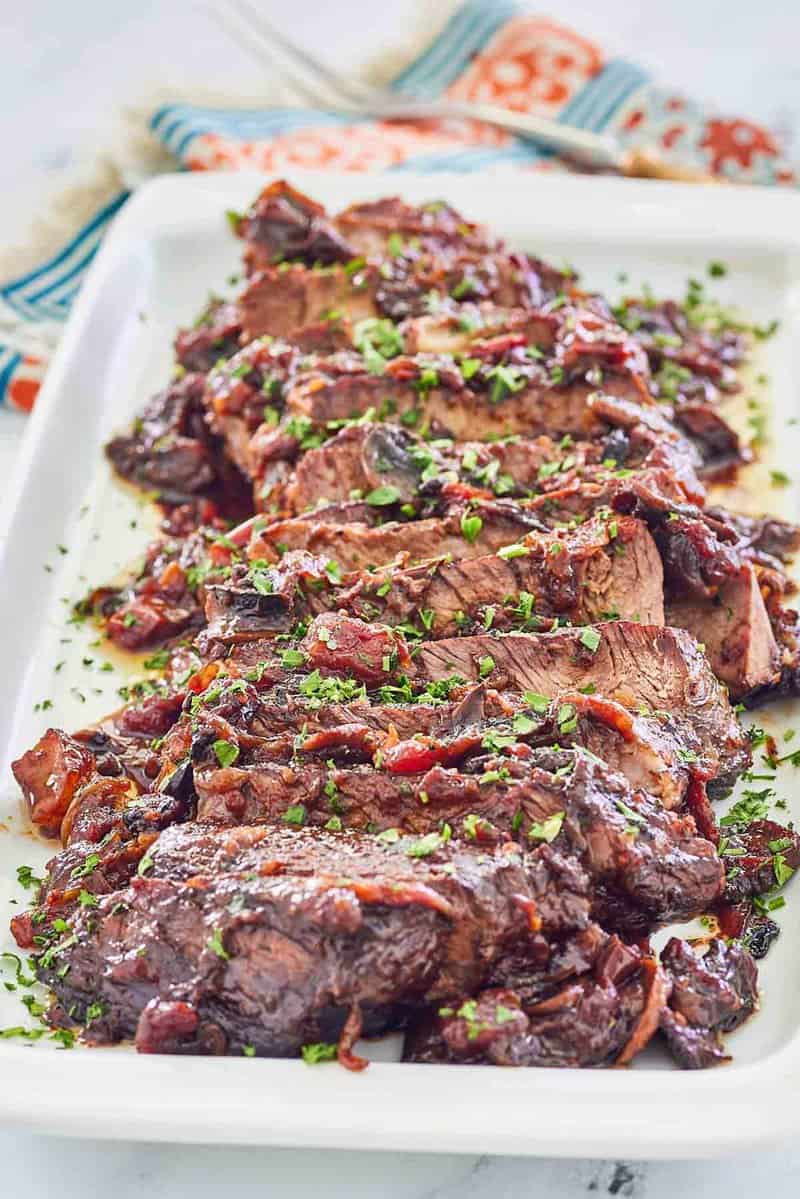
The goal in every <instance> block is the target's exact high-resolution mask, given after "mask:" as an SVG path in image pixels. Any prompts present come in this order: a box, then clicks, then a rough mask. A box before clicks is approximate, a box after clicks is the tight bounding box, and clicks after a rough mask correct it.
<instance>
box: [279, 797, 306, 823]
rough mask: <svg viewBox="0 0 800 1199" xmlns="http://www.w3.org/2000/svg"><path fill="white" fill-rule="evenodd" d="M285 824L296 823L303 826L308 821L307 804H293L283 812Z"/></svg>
mask: <svg viewBox="0 0 800 1199" xmlns="http://www.w3.org/2000/svg"><path fill="white" fill-rule="evenodd" d="M282 819H283V823H284V824H294V825H297V827H298V828H299V827H301V826H302V825H304V824H305V822H306V806H305V804H301V803H298V804H291V806H290V807H288V808H287V809H286V811H285V812H284V813H283V817H282Z"/></svg>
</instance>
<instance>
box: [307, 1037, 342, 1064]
mask: <svg viewBox="0 0 800 1199" xmlns="http://www.w3.org/2000/svg"><path fill="white" fill-rule="evenodd" d="M300 1053H301V1054H302V1057H303V1061H304V1062H305V1063H306V1065H307V1066H317V1065H319V1063H320V1062H334V1061H336V1055H337V1048H336V1045H335V1044H334V1043H333V1042H331V1041H315V1042H314V1043H313V1044H311V1045H303V1047H302V1048H301V1050H300Z"/></svg>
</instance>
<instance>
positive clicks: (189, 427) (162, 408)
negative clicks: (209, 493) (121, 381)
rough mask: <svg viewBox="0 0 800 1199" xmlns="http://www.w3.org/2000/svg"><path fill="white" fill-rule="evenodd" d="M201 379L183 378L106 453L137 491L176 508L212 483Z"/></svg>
mask: <svg viewBox="0 0 800 1199" xmlns="http://www.w3.org/2000/svg"><path fill="white" fill-rule="evenodd" d="M202 398H203V376H202V375H199V374H187V375H184V376H183V377H182V378H181V379H178V380H177V381H176V382H174V383H172V384H171V385H170V386H169V387H167V388H166V389H165V390H164V391H162V392H159V394H158V395H156V396H154V397H153V399H152V400H151V401H150V402H149V403H148V404H147V406H146V407H145V409H144V411H143V412H142V415H141V417H139V418H138V419H137V420H136V421H135V422H134V425H133V430H132V432H131V433H130V434H128V435H124V436H120V437H115V438H113V439H112V440H111V441H110V442H109V444H108V446H107V447H106V453H107V455H108V457H109V459H110V460H111V463H112V465H113V466H114V469H115V470H116V471H117V472H118V473H119V474H120V475H122V476H123V478H125V479H130V480H131V481H132V482H133V483H137V484H138V485H139V486H140V487H146V488H155V489H157V490H158V491H160V492H162V493H164V495H165V497H166V498H167V499H170V500H172V501H173V502H176V503H180V502H181V501H182V500H184V499H186V498H187V497H189V496H192V495H194V494H195V493H196V492H199V491H205V490H207V489H208V488H209V487H210V486H211V485H212V484H213V483H214V481H215V480H216V478H217V468H216V456H215V450H214V448H213V446H212V444H211V436H210V433H209V430H208V428H207V426H206V423H205V419H204V410H203V402H202Z"/></svg>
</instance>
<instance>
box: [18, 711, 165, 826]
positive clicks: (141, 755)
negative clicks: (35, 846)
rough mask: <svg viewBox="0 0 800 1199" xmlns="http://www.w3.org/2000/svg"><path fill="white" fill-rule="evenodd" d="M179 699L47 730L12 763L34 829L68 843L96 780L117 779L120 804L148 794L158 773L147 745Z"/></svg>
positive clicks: (162, 732)
mask: <svg viewBox="0 0 800 1199" xmlns="http://www.w3.org/2000/svg"><path fill="white" fill-rule="evenodd" d="M184 695H185V693H184V692H181V691H175V692H166V691H165V692H162V693H161V694H158V693H157V694H155V695H152V696H148V697H147V698H145V699H144V700H141V701H136V702H134V703H132V704H129V705H128V706H127V707H125V708H122V709H121V710H120V711H119V712H116V713H114V714H113V715H111V716H109V717H107V718H106V719H105V720H103V721H101V722H100V723H99V724H97V725H93V726H91V727H89V728H86V729H81V730H80V731H79V732H77V733H75V734H73V735H72V736H68V735H67V734H66V733H65V732H63V731H62V730H61V729H52V728H51V729H48V730H47V732H46V733H44V734H43V736H42V737H40V739H39V740H38V741H37V743H36V745H35V746H34V747H33V748H32V749H29V750H28V751H27V752H26V753H24V754H23V755H22V757H20V758H18V759H17V761H16V762H12V764H11V769H12V771H13V773H14V777H15V779H16V780H17V782H18V783H19V785H20V787H21V788H22V793H23V795H24V796H25V799H26V801H27V803H28V807H29V810H30V817H31V821H32V822H33V824H35V825H36V827H37V828H38V829H39V831H40V832H42V833H43V834H44V835H45V836H47V837H55V836H58V835H59V834H60V835H61V837H62V839H63V840H64V841H66V840H68V839H69V837H70V836H71V835H72V832H73V827H72V826H73V822H74V818H75V814H76V812H77V811H78V810H84V812H85V810H86V809H87V808H88V807H89V806H91V802H92V801H90V800H89V799H88V797H87V788H88V787H89V786H90V784H94V783H96V782H97V781H98V780H102V779H113V780H120V781H121V786H120V787H119V788H118V789H117V795H118V797H119V802H120V803H127V802H129V801H130V800H131V799H133V798H134V797H135V796H136V795H138V793H139V792H140V791H146V790H148V787H149V782H150V781H151V780H153V779H155V778H156V777H157V775H158V773H159V769H160V763H159V759H158V757H157V756H156V755H155V753H154V751H153V749H152V742H153V741H155V740H157V739H158V738H161V737H163V736H164V735H165V734H166V733H167V732H168V731H169V729H170V728H171V727H172V725H173V724H174V723H175V721H176V720H177V719H178V716H179V714H180V710H181V706H182V704H183V700H184ZM131 785H132V786H131ZM105 831H106V829H103V830H102V831H101V832H100V833H98V835H97V837H96V839H97V840H99V839H100V837H101V836H102V835H103V833H104V832H105ZM80 835H81V838H82V839H83V838H84V837H85V836H86V830H85V826H84V827H83V828H82V830H81V834H80Z"/></svg>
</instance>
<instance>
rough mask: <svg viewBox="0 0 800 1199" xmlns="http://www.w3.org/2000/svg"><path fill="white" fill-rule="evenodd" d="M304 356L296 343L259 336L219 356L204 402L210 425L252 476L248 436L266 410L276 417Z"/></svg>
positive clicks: (275, 418)
mask: <svg viewBox="0 0 800 1199" xmlns="http://www.w3.org/2000/svg"><path fill="white" fill-rule="evenodd" d="M300 361H301V354H300V352H299V351H298V349H297V347H296V346H292V345H289V344H288V343H287V342H283V341H275V340H274V339H273V338H271V337H261V338H258V339H257V340H255V341H253V342H251V343H250V344H249V345H247V346H245V347H244V349H242V350H239V352H238V353H236V354H234V355H233V356H232V357H230V358H229V359H227V360H226V361H225V362H221V363H219V364H218V365H216V366H215V368H214V369H213V370H211V371H210V373H209V375H208V378H207V380H206V385H205V391H204V394H203V403H204V405H205V408H206V411H207V416H208V422H209V425H210V427H211V428H212V429H213V430H214V432H215V433H217V434H218V435H219V436H220V437H222V438H223V439H224V441H225V447H226V451H227V453H228V456H229V457H230V458H231V460H232V461H233V462H235V463H236V465H237V466H238V468H239V470H240V471H241V472H242V474H244V475H245V476H246V477H247V478H252V476H253V466H254V464H253V459H252V452H251V449H250V440H251V438H252V435H253V433H254V432H255V431H256V429H257V428H258V427H259V425H261V424H262V423H263V422H264V420H265V418H266V417H267V416H269V417H270V419H271V421H272V423H273V424H275V423H277V420H278V416H279V413H280V411H281V410H282V408H283V400H284V394H285V390H286V387H287V386H288V384H289V381H290V380H291V379H292V377H293V375H294V372H295V371H296V369H297V366H298V363H299V362H300Z"/></svg>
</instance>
